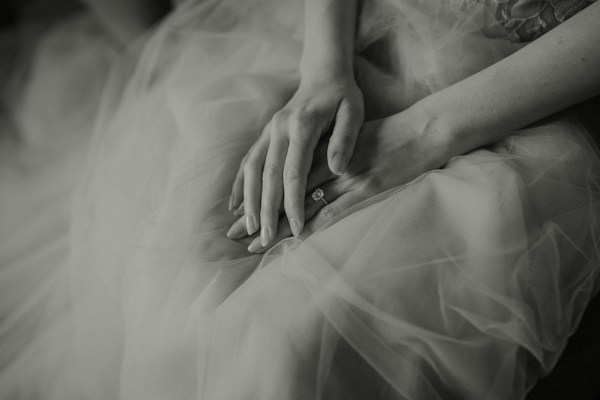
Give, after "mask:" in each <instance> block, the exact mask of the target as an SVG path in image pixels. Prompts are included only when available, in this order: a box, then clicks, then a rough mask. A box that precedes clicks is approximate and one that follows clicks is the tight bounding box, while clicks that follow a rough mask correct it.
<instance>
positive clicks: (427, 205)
mask: <svg viewBox="0 0 600 400" xmlns="http://www.w3.org/2000/svg"><path fill="white" fill-rule="evenodd" d="M587 3H588V2H587V1H585V0H584V1H575V2H559V1H520V2H510V1H509V2H503V1H476V0H463V1H450V2H445V1H444V2H438V1H436V0H424V1H417V0H409V1H406V0H397V1H394V0H389V1H366V2H364V4H363V8H362V10H361V16H360V23H359V33H358V39H357V41H358V48H359V56H358V58H357V61H356V65H357V67H356V68H357V76H358V79H359V81H360V84H361V87H362V88H363V90H364V92H365V106H366V113H367V118H369V119H373V118H378V117H382V116H385V115H389V114H391V113H393V112H398V111H400V110H402V109H404V108H406V107H407V106H409V105H410V104H412V103H414V102H415V101H416V100H418V99H420V98H422V97H423V96H426V95H427V94H429V93H432V92H434V91H436V90H439V89H441V88H443V87H445V86H448V85H450V84H452V83H453V82H456V81H457V80H460V79H462V78H464V77H467V76H469V75H471V74H472V73H474V72H476V71H477V70H480V69H482V68H484V67H485V66H487V65H490V64H492V63H494V62H496V61H498V60H499V59H501V58H502V57H505V56H506V55H508V54H510V53H512V52H514V51H516V50H517V49H519V48H521V47H522V46H523V45H524V43H525V42H526V41H527V40H532V39H535V37H537V36H539V35H541V34H543V33H544V32H545V31H546V30H548V29H550V28H551V26H552V24H548V23H546V22H548V16H549V15H550V17H551V19H552V21H553V23H554V25H556V23H559V22H561V21H562V20H564V19H565V18H567V17H569V16H570V15H572V14H573V13H574V12H575V11H579V10H580V9H582V8H583V6H585V5H587ZM566 5H569V7H566ZM511 7H512V8H511ZM507 10H508V11H510V12H513V14H512V17H510V18H508V17H507V14H506V11H507ZM549 13H550V14H549ZM517 14H518V17H517ZM302 15H303V13H302V4H301V2H297V1H293V0H289V1H285V0H252V1H248V0H222V1H217V0H205V1H194V0H191V1H188V2H185V3H183V4H181V5H179V6H178V7H177V8H176V10H175V11H174V12H173V13H172V14H171V15H170V16H169V17H168V18H167V19H166V20H165V21H164V22H162V23H161V24H160V25H159V26H158V27H157V28H156V29H155V30H153V31H152V32H151V33H150V34H149V36H148V37H147V38H145V39H144V40H143V41H142V42H141V43H139V44H138V45H136V46H133V47H132V49H131V51H130V53H129V54H128V55H126V56H122V57H121V59H120V60H118V61H113V62H112V63H113V69H112V72H111V74H110V78H109V82H108V83H106V85H105V89H104V91H103V101H102V106H101V107H100V108H99V110H100V111H99V112H98V113H97V115H96V116H95V117H94V118H93V121H94V133H93V137H92V139H91V144H90V145H89V151H88V152H87V153H86V156H87V161H86V163H85V168H83V170H82V171H80V172H81V173H80V175H81V176H80V177H79V176H78V177H77V180H78V182H79V184H78V187H77V189H76V190H75V194H74V200H73V204H72V206H70V209H71V212H70V218H69V219H68V223H69V225H68V230H67V229H66V228H65V227H64V225H61V226H63V229H62V230H60V231H58V230H55V231H54V232H52V230H50V229H49V228H48V229H41V231H44V232H47V233H46V237H48V239H47V242H49V241H50V239H53V240H61V241H64V246H63V247H64V251H62V252H59V253H60V254H56V255H54V256H52V257H51V261H50V262H48V263H45V260H47V259H46V257H48V256H45V255H44V254H42V252H41V250H39V248H40V247H39V246H36V245H30V246H29V247H27V249H29V251H31V254H28V255H29V257H25V256H24V255H23V254H22V253H23V252H21V253H18V252H16V253H15V252H14V251H13V252H12V253H11V250H13V249H14V248H23V246H26V245H27V244H28V243H29V239H30V238H31V237H32V236H35V235H33V234H29V235H25V234H24V235H20V236H19V235H17V237H12V236H11V232H12V235H14V231H11V232H4V231H3V235H2V239H3V243H2V245H3V246H4V247H2V248H3V252H4V254H9V253H10V254H21V257H20V258H19V257H17V256H14V257H12V258H11V257H3V260H5V261H4V264H3V266H2V270H0V285H2V286H1V288H2V290H1V291H0V303H1V304H2V305H3V308H2V313H3V314H2V317H1V319H0V339H1V340H2V342H0V362H1V363H2V365H1V366H0V367H1V368H2V369H0V399H15V398H18V399H62V400H64V399H74V400H87V399H102V400H106V399H124V400H133V399H145V400H147V399H177V400H184V399H185V400H188V399H207V400H212V399H216V400H234V399H253V400H270V399H272V400H283V399H288V400H291V399H427V400H429V399H513V398H514V399H521V398H524V396H525V394H526V392H527V391H528V390H529V389H530V388H531V387H532V386H533V384H535V382H536V380H537V379H538V378H539V377H540V376H542V375H544V374H545V373H547V372H548V371H549V370H550V369H551V368H552V367H553V366H554V364H555V363H556V361H557V359H558V357H559V356H560V354H561V351H562V350H563V348H564V346H565V344H566V340H567V338H568V337H569V335H570V334H571V333H572V332H573V331H574V330H575V329H576V327H577V324H578V322H579V319H580V317H581V315H582V313H583V311H584V309H585V307H586V305H587V303H588V302H589V300H590V299H591V298H592V297H593V295H594V294H595V293H597V291H598V271H599V267H598V265H599V262H600V260H599V258H600V257H599V256H600V248H599V238H598V235H599V233H600V228H599V225H598V224H599V218H600V160H599V158H598V153H597V152H596V150H595V147H594V146H593V144H592V143H591V141H590V140H589V139H588V128H587V127H586V125H585V124H584V123H583V122H582V121H581V119H580V118H579V115H578V110H577V109H576V108H575V109H573V110H569V111H566V112H563V113H561V114H560V115H557V116H554V117H551V118H548V119H547V120H545V121H542V122H540V123H537V124H535V125H534V126H530V127H528V128H526V129H522V130H520V131H517V132H514V134H512V135H511V136H509V137H508V138H506V139H505V140H502V141H500V142H498V143H495V144H492V145H490V146H487V147H485V148H482V149H478V150H475V151H473V152H471V153H469V154H467V155H464V156H460V157H456V158H454V159H452V160H450V161H449V162H448V164H447V165H446V166H445V167H444V168H442V169H439V170H435V171H431V172H428V173H426V174H424V175H422V176H420V177H419V178H417V179H415V180H414V181H412V182H408V183H406V184H405V185H402V186H400V187H398V188H395V189H393V190H391V191H389V192H386V193H384V194H382V195H380V196H378V197H376V198H373V199H370V200H369V201H367V202H365V203H363V204H360V205H358V206H357V207H354V208H353V209H352V210H348V211H347V212H345V213H343V215H341V216H339V217H337V218H335V220H334V221H332V222H331V223H329V224H328V225H327V226H325V227H323V228H322V229H320V230H319V231H318V232H316V233H314V234H312V235H310V236H309V237H305V238H303V239H302V240H301V239H295V238H290V239H286V240H284V241H282V242H280V243H279V244H278V245H277V246H275V247H274V248H273V249H272V250H271V251H270V252H268V253H267V254H266V255H252V254H249V253H248V252H247V251H246V246H247V242H243V241H242V242H238V241H234V240H230V239H228V238H227V237H226V236H225V232H226V231H227V229H228V227H229V226H230V224H231V223H232V222H233V221H234V220H235V217H234V216H232V215H231V213H229V212H228V211H227V199H228V195H229V192H230V189H231V184H232V180H233V177H234V174H235V172H236V170H237V168H238V165H239V162H240V160H241V158H242V157H243V155H244V154H245V153H246V151H247V150H248V148H249V146H251V145H252V143H253V141H254V140H255V139H256V137H257V136H258V135H259V134H260V132H261V129H262V127H263V126H264V124H265V122H266V121H268V119H269V118H270V116H272V114H273V113H274V112H276V111H277V110H278V109H280V108H281V107H282V106H283V105H284V104H285V102H286V100H287V99H288V98H289V97H290V96H291V95H292V94H293V92H294V89H295V87H296V86H297V84H298V63H299V58H300V55H301V50H302ZM508 15H509V16H510V14H508ZM540 21H542V22H544V21H546V22H544V23H542V22H540ZM71 32H74V30H72V31H71ZM88 40H92V38H89V39H88ZM84 47H85V46H84ZM85 48H86V49H88V50H89V47H85ZM55 51H58V50H55ZM94 51H97V52H98V53H100V52H102V51H105V50H100V49H96V50H94ZM109 58H110V57H109ZM540 62H543V60H540ZM63 71H64V73H65V75H67V74H68V73H69V70H68V68H65V69H64V70H63ZM86 76H88V77H90V75H86ZM102 76H103V74H102V73H98V74H97V76H94V75H91V77H90V79H92V78H93V79H97V80H101V78H102ZM43 89H44V88H39V91H40V92H41V91H43ZM90 92H94V91H93V90H90ZM63 102H64V103H65V104H66V105H68V106H69V107H70V108H71V109H72V110H73V113H76V112H77V111H78V110H79V109H80V108H81V107H83V106H82V104H81V101H80V100H77V98H75V99H73V98H68V99H64V100H63ZM86 104H87V103H86ZM465 112H468V110H465ZM36 118H38V116H37V115H36V113H31V114H29V115H28V120H31V121H36ZM40 118H41V117H40ZM88 120H89V121H90V124H91V121H92V118H91V116H90V117H89V118H88ZM40 121H42V120H41V119H40ZM82 129H83V128H82ZM46 184H47V185H48V186H51V184H48V183H46ZM15 203H18V202H15ZM64 204H66V203H64V202H62V203H61V205H60V207H65V206H64ZM45 205H46V204H45ZM46 206H47V207H50V208H52V207H54V206H52V205H51V204H48V205H46ZM57 207H58V206H57ZM5 208H6V207H5ZM3 211H4V210H3ZM6 215H8V214H6ZM65 220H66V219H64V220H62V221H63V222H61V223H62V224H64V223H65V222H64V221H65ZM37 223H38V224H39V226H40V227H50V226H52V224H53V223H52V222H48V221H46V220H41V221H38V222H37ZM56 224H57V223H56ZM14 225H15V230H16V231H17V232H20V231H19V229H20V227H19V226H18V224H14ZM32 226H33V227H30V228H29V231H30V232H31V231H35V226H36V225H35V224H34V225H32ZM23 229H24V228H23ZM60 232H65V233H63V234H61V233H60ZM66 232H68V233H66ZM38 233H39V232H38ZM39 234H40V235H42V233H39ZM52 236H54V237H52ZM9 239H12V241H10V240H9ZM40 240H41V239H40ZM40 243H41V242H40ZM42 247H43V246H42ZM33 255H35V256H33ZM30 282H36V285H37V286H36V285H32V286H28V283H30ZM29 288H34V289H35V290H34V291H33V292H30V291H29ZM25 292H26V294H25ZM4 305H6V306H4Z"/></svg>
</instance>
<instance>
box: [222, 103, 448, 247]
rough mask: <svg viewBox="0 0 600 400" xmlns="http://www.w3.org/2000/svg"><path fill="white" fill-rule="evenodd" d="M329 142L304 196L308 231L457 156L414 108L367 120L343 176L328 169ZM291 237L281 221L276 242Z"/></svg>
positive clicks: (236, 231) (320, 151)
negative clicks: (318, 196) (314, 193)
mask: <svg viewBox="0 0 600 400" xmlns="http://www.w3.org/2000/svg"><path fill="white" fill-rule="evenodd" d="M324 145H325V144H323V143H320V144H319V146H318V147H317V150H316V151H315V158H314V161H313V166H312V168H311V171H310V175H309V177H308V180H309V188H310V189H311V191H310V192H309V195H307V196H306V199H305V207H306V219H307V221H308V222H307V224H306V229H305V232H304V234H310V232H314V231H315V230H317V229H318V228H319V227H321V226H323V224H325V223H327V222H328V221H329V220H331V219H332V218H334V217H335V216H336V215H338V214H339V213H341V212H343V211H345V210H347V209H349V208H350V207H352V206H354V205H356V204H358V203H360V202H362V201H363V200H366V199H368V198H370V197H373V196H376V195H377V194H380V193H382V192H385V191H386V190H388V189H392V188H394V187H397V186H399V185H402V184H405V183H408V182H410V181H412V180H413V179H415V178H417V177H418V176H420V175H422V174H423V173H425V172H427V171H431V170H433V169H436V168H439V167H442V166H443V165H444V164H445V163H446V162H447V161H448V160H449V159H450V157H451V155H452V154H451V152H450V151H449V150H450V148H451V147H450V146H447V138H446V137H445V136H444V135H442V134H440V133H437V132H435V131H433V130H432V129H430V128H429V126H428V123H427V120H426V118H425V117H424V116H421V115H418V113H417V112H414V111H413V110H411V109H409V110H408V111H404V112H402V113H399V114H396V115H393V116H391V117H388V118H384V119H380V120H377V121H372V122H368V123H365V124H364V126H363V129H362V131H361V133H360V135H359V137H358V142H357V144H356V150H355V152H354V155H353V157H352V160H351V162H350V164H349V165H348V168H347V170H346V172H345V173H344V174H343V175H341V176H335V175H333V174H331V173H330V171H329V170H328V168H327V161H326V159H325V157H324V154H325V151H324V149H323V146H324ZM317 187H319V188H321V189H322V191H323V194H324V196H323V199H324V200H325V202H324V201H323V200H315V199H313V197H312V191H313V190H314V189H316V188H317ZM326 203H328V204H326ZM240 221H242V220H241V219H240ZM240 221H238V222H236V223H234V225H233V226H232V228H231V230H230V233H231V235H230V237H232V236H235V237H238V236H237V235H238V234H239V231H240V223H241V222H240ZM236 224H237V225H236ZM289 235H290V229H289V225H287V224H286V223H285V221H281V226H280V229H279V231H278V232H277V236H276V239H275V241H276V242H277V241H279V240H281V239H283V238H285V237H287V236H289ZM248 249H249V251H251V252H263V251H265V250H267V249H268V246H262V244H261V243H260V240H259V238H255V239H254V240H253V241H252V242H251V243H250V246H249V247H248Z"/></svg>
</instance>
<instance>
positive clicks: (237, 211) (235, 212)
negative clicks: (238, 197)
mask: <svg viewBox="0 0 600 400" xmlns="http://www.w3.org/2000/svg"><path fill="white" fill-rule="evenodd" d="M233 215H235V216H237V217H241V216H242V215H244V203H242V204H240V206H239V207H238V208H236V209H235V210H233Z"/></svg>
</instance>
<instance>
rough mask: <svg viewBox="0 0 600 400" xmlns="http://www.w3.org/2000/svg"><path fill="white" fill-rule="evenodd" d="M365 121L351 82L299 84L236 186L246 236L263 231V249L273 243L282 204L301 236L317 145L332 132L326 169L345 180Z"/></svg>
mask: <svg viewBox="0 0 600 400" xmlns="http://www.w3.org/2000/svg"><path fill="white" fill-rule="evenodd" d="M362 121H363V98H362V94H361V92H360V90H359V89H358V87H357V86H356V83H355V82H354V78H353V77H344V76H338V77H333V78H332V79H319V80H310V79H309V80H306V81H304V82H301V84H300V87H299V88H298V90H297V91H296V93H295V94H294V96H293V97H292V98H291V100H290V101H289V102H288V103H287V105H286V106H285V107H284V108H283V109H282V110H281V111H279V112H277V113H276V114H275V115H274V116H273V118H272V119H271V121H270V122H269V123H268V124H267V126H266V127H265V129H264V131H263V134H262V135H261V137H260V138H259V140H258V141H257V142H256V143H255V145H254V146H253V147H252V148H251V149H250V150H249V151H248V153H247V155H246V156H245V157H244V159H243V160H242V163H241V165H240V169H239V171H238V174H237V177H236V179H235V181H234V184H233V189H232V195H231V198H230V202H229V208H230V210H233V209H239V208H241V207H242V206H241V205H242V204H243V209H244V214H245V215H246V220H245V222H246V229H247V232H248V234H249V235H252V234H253V233H255V232H256V231H257V230H258V228H259V226H260V227H261V240H262V244H263V245H264V246H267V245H268V244H269V243H271V242H272V241H273V239H274V238H275V234H276V233H277V231H278V229H277V228H278V220H279V216H280V204H281V203H282V200H283V204H284V209H285V214H286V215H287V219H288V222H289V223H290V225H291V227H292V228H291V230H292V232H293V234H294V235H296V236H297V235H299V234H300V232H301V231H302V229H303V226H304V221H305V215H304V197H305V192H306V183H307V176H308V172H309V170H310V167H311V165H312V160H313V152H314V150H315V148H316V146H317V144H318V143H319V140H320V139H321V137H322V136H324V135H325V134H326V133H329V132H332V133H331V137H330V139H329V141H328V146H327V161H326V165H328V168H329V170H330V171H332V172H333V173H336V174H341V173H343V172H344V171H345V169H346V167H347V164H348V161H349V160H350V158H351V157H352V154H353V151H354V146H355V143H356V137H357V136H358V131H359V129H360V126H361V124H362ZM259 216H260V225H259Z"/></svg>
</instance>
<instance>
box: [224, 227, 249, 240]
mask: <svg viewBox="0 0 600 400" xmlns="http://www.w3.org/2000/svg"><path fill="white" fill-rule="evenodd" d="M244 236H246V227H245V226H244V224H238V223H235V224H233V225H232V226H231V228H229V230H228V231H227V237H228V238H229V239H241V238H242V237H244Z"/></svg>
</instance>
